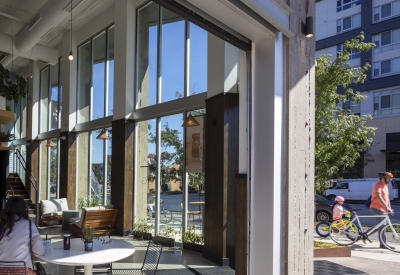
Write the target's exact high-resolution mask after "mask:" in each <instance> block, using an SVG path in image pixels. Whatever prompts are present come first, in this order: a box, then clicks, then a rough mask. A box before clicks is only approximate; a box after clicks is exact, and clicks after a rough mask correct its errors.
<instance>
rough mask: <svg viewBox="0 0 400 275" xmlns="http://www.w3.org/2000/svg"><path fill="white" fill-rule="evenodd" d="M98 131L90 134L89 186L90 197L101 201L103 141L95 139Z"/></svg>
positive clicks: (103, 175) (103, 172) (103, 173)
mask: <svg viewBox="0 0 400 275" xmlns="http://www.w3.org/2000/svg"><path fill="white" fill-rule="evenodd" d="M99 133H100V132H99V131H93V132H92V134H91V139H92V146H91V165H90V166H91V169H90V188H91V194H92V197H93V198H95V200H96V201H97V202H102V201H103V188H104V182H105V178H104V177H105V166H104V145H105V141H104V140H100V139H96V137H97V136H98V134H99Z"/></svg>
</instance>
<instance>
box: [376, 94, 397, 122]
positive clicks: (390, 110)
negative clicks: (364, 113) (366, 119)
mask: <svg viewBox="0 0 400 275" xmlns="http://www.w3.org/2000/svg"><path fill="white" fill-rule="evenodd" d="M399 113H400V88H394V89H390V90H385V91H380V92H374V116H382V115H391V114H399Z"/></svg>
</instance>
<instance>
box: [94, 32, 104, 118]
mask: <svg viewBox="0 0 400 275" xmlns="http://www.w3.org/2000/svg"><path fill="white" fill-rule="evenodd" d="M105 61H106V32H105V31H104V32H102V33H101V34H99V35H98V36H96V37H94V38H93V72H92V73H93V76H92V77H93V81H92V82H93V95H92V103H91V106H92V120H94V119H98V118H102V117H104V106H105V97H104V95H105V90H104V79H105Z"/></svg>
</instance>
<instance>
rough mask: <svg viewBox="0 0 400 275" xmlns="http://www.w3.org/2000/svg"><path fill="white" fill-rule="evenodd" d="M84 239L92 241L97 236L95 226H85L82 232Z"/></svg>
mask: <svg viewBox="0 0 400 275" xmlns="http://www.w3.org/2000/svg"><path fill="white" fill-rule="evenodd" d="M81 238H82V240H84V241H85V242H91V241H93V239H94V238H95V235H94V227H89V226H84V227H83V232H82V234H81Z"/></svg>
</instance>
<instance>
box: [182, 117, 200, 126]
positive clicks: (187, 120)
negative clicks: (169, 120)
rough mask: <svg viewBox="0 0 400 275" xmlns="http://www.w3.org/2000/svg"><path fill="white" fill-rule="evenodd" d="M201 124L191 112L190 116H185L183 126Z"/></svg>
mask: <svg viewBox="0 0 400 275" xmlns="http://www.w3.org/2000/svg"><path fill="white" fill-rule="evenodd" d="M199 125H200V123H198V122H197V120H196V119H195V118H194V117H193V116H192V115H191V114H189V116H188V117H186V118H185V121H184V122H183V124H182V127H195V126H199Z"/></svg>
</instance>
